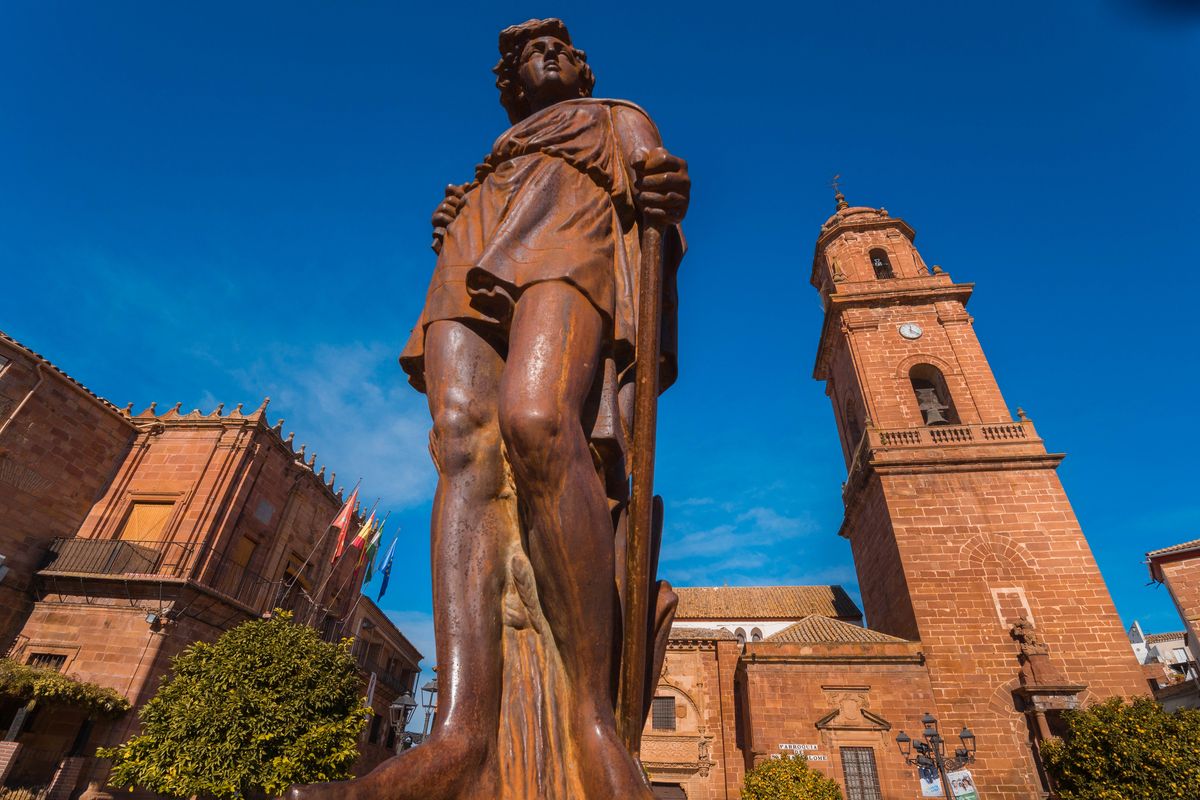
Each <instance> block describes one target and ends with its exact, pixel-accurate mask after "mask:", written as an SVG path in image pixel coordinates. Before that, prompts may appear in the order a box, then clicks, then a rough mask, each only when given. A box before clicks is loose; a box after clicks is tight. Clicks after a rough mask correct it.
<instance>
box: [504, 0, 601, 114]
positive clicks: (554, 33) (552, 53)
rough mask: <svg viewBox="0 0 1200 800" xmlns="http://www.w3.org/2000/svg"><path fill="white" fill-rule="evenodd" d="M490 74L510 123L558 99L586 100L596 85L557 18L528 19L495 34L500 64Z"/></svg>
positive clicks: (585, 60) (579, 52) (583, 56)
mask: <svg viewBox="0 0 1200 800" xmlns="http://www.w3.org/2000/svg"><path fill="white" fill-rule="evenodd" d="M492 71H493V72H495V73H496V88H498V89H499V90H500V105H502V106H504V110H505V111H507V112H508V118H509V120H510V121H511V122H513V123H516V122H519V121H521V120H522V119H524V118H525V117H527V116H529V115H530V114H531V113H533V111H534V110H535V109H538V108H545V107H546V106H548V105H551V104H552V103H557V102H559V101H560V100H570V99H573V98H576V97H591V96H592V87H593V86H595V84H596V76H595V75H593V74H592V68H591V67H589V66H588V65H587V54H586V53H584V52H583V51H582V50H579V49H577V48H576V47H574V46H572V44H571V34H570V33H568V32H567V26H566V25H564V24H563V21H562V20H560V19H531V20H529V21H528V22H523V23H521V24H520V25H513V26H512V27H510V28H505V29H504V30H502V31H500V61H499V62H498V63H497V64H496V66H495V67H494V68H493V69H492Z"/></svg>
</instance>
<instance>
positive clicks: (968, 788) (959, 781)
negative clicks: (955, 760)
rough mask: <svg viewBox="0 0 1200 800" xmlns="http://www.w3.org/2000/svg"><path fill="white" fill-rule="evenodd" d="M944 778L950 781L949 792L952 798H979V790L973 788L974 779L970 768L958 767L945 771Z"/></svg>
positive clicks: (973, 799)
mask: <svg viewBox="0 0 1200 800" xmlns="http://www.w3.org/2000/svg"><path fill="white" fill-rule="evenodd" d="M946 779H947V780H948V781H950V794H952V795H954V800H979V792H978V790H977V789H976V788H975V780H974V779H973V778H972V777H971V772H970V770H965V769H960V770H955V771H954V772H947V773H946Z"/></svg>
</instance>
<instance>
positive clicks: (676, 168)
mask: <svg viewBox="0 0 1200 800" xmlns="http://www.w3.org/2000/svg"><path fill="white" fill-rule="evenodd" d="M633 168H634V170H635V171H636V173H637V187H636V188H637V202H638V207H639V208H641V210H642V212H643V213H644V214H645V215H646V219H648V220H649V221H650V222H652V223H659V224H674V223H676V222H679V221H680V220H682V219H683V216H684V214H686V213H687V209H688V200H689V198H690V196H691V192H692V179H691V178H689V177H688V168H687V162H686V161H684V160H683V159H682V158H678V157H677V156H673V155H671V154H670V153H668V152H667V151H666V150H664V149H663V148H661V147H656V148H654V149H653V150H650V151H649V152H647V153H645V154H644V155H641V156H640V157H639V158H637V159H635V160H634V162H633Z"/></svg>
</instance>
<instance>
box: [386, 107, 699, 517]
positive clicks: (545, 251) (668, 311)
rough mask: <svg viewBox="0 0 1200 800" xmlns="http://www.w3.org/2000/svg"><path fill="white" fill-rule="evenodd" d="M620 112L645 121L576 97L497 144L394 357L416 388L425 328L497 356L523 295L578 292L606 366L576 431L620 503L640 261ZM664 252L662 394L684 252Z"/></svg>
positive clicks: (674, 248) (671, 362)
mask: <svg viewBox="0 0 1200 800" xmlns="http://www.w3.org/2000/svg"><path fill="white" fill-rule="evenodd" d="M618 108H621V109H628V110H630V111H632V112H633V113H637V114H641V115H642V116H644V117H646V120H647V121H649V117H648V116H647V115H646V113H645V112H644V111H642V109H640V108H638V107H637V106H635V105H633V104H632V103H627V102H625V101H623V100H604V99H595V98H581V99H577V100H567V101H563V102H560V103H556V104H554V105H552V106H550V107H548V108H545V109H543V110H541V111H539V112H537V113H535V114H532V115H530V116H529V117H527V118H525V119H524V120H522V121H520V122H518V123H517V124H516V125H514V126H513V127H511V128H510V129H509V130H507V131H506V132H505V133H503V134H502V135H501V136H500V137H499V138H498V139H497V140H496V142H495V144H494V145H493V146H492V151H491V153H490V154H489V155H488V156H487V158H486V159H485V160H484V162H483V163H482V164H481V165H479V167H478V168H477V169H476V177H475V181H474V182H473V183H472V184H471V185H470V186H469V187H468V190H467V192H466V194H465V196H464V198H463V203H462V205H461V207H460V208H459V211H458V215H457V216H456V217H455V219H454V221H453V222H452V223H451V224H450V225H449V226H448V227H447V229H446V234H445V237H444V239H443V242H442V249H441V252H440V254H439V256H438V259H437V264H436V266H435V267H434V271H433V277H432V279H431V281H430V284H429V291H428V293H427V295H426V299H425V307H424V309H423V310H422V312H421V315H420V317H419V318H418V320H417V323H416V325H415V326H414V328H413V331H412V335H411V337H410V338H409V341H408V344H407V345H406V346H405V348H404V351H403V352H402V353H401V355H400V364H401V366H402V367H403V368H404V370H405V372H407V373H408V376H409V382H410V383H411V384H412V385H413V386H414V387H416V388H417V389H418V390H419V391H422V392H424V391H425V389H426V387H425V376H424V360H425V330H426V328H427V327H428V326H429V324H430V323H432V322H435V321H437V320H457V321H460V322H463V323H464V324H467V325H469V326H471V327H472V328H473V329H474V330H476V331H478V332H479V333H480V334H481V335H483V336H485V337H486V338H488V340H489V341H491V342H492V343H493V345H494V346H496V347H497V348H498V349H499V351H500V352H501V354H502V355H506V354H507V342H508V330H509V324H510V322H511V318H512V311H513V307H514V306H515V304H516V302H517V301H518V300H519V299H520V296H521V293H522V292H523V291H524V290H525V289H526V288H527V287H529V286H532V285H533V284H536V283H540V282H542V281H551V280H559V281H565V282H567V283H570V284H571V285H573V286H575V287H576V288H577V289H579V291H580V292H582V293H583V294H584V296H586V297H587V298H588V300H589V301H590V302H591V303H592V304H593V305H594V306H595V307H596V309H597V310H598V311H599V312H600V314H601V316H602V317H603V319H604V322H605V328H606V336H605V347H606V351H605V352H604V354H603V356H604V359H603V362H602V363H603V367H602V369H601V370H600V371H599V374H598V375H597V382H596V386H595V388H594V390H593V392H592V395H591V397H590V399H589V403H588V408H587V409H585V425H587V427H588V430H589V435H590V439H591V441H592V443H593V445H594V446H596V448H597V450H598V455H600V456H601V458H602V461H604V462H605V463H604V467H605V470H604V471H605V473H606V483H607V484H608V485H609V489H610V491H609V496H610V497H611V498H614V499H617V500H619V499H621V498H623V497H624V492H623V491H621V490H620V489H619V487H618V486H616V485H614V482H615V483H622V484H623V483H624V482H625V477H626V464H625V462H626V461H627V459H626V458H625V453H626V440H627V433H628V430H629V424H630V422H631V417H632V400H633V397H632V395H633V392H632V372H633V371H632V370H631V369H630V367H631V366H632V365H633V360H634V342H635V326H636V322H637V304H638V264H639V258H640V242H639V228H640V225H639V224H638V214H637V210H636V206H635V203H634V180H635V178H634V174H633V172H632V169H631V167H630V165H629V164H628V163H627V162H626V157H625V153H624V149H623V148H622V143H621V141H620V140H619V134H618V132H617V127H616V124H615V120H614V117H615V115H616V112H617V109H618ZM623 113H628V112H623ZM650 125H651V127H653V122H651V123H650ZM654 130H655V132H656V134H657V129H654ZM663 251H664V258H663V262H664V263H663V280H662V286H663V297H662V301H663V305H662V309H663V313H662V330H661V340H662V344H661V351H662V358H661V360H660V363H659V369H660V373H659V383H660V389H661V390H665V389H666V388H667V387H668V386H670V385H671V383H673V382H674V380H675V377H676V374H677V367H676V365H677V346H676V342H677V335H676V330H677V317H676V298H677V294H676V281H675V275H676V271H677V269H678V265H679V261H680V259H681V258H682V256H683V251H684V243H683V237H682V233H681V232H680V230H679V227H678V226H672V227H671V228H670V229H669V230H668V231H667V232H666V235H665V236H664V248H663ZM610 456H612V458H610ZM613 490H616V493H614V491H613Z"/></svg>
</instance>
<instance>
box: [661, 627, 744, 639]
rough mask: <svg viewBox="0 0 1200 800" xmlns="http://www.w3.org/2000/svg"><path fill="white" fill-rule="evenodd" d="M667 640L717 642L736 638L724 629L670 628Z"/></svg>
mask: <svg viewBox="0 0 1200 800" xmlns="http://www.w3.org/2000/svg"><path fill="white" fill-rule="evenodd" d="M669 638H671V639H712V640H719V639H729V640H736V639H737V637H736V636H734V635H733V634H732V633H730V632H729V631H727V630H725V629H724V628H686V627H679V628H677V627H672V628H671V634H670V637H669Z"/></svg>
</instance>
